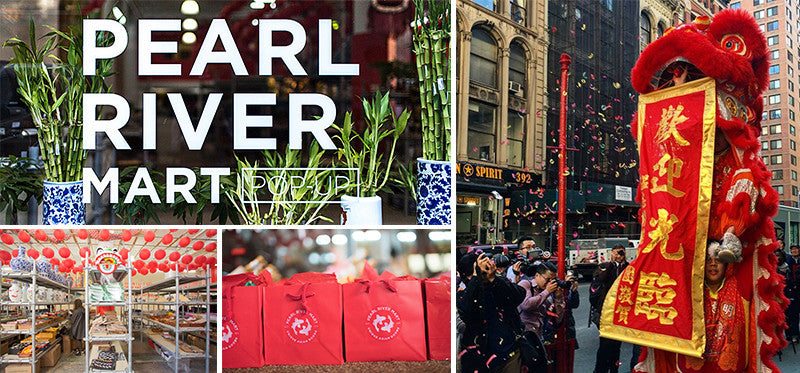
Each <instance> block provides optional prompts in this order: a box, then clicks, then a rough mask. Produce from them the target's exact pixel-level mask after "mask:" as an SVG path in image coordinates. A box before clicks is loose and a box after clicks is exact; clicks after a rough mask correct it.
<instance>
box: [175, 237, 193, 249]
mask: <svg viewBox="0 0 800 373" xmlns="http://www.w3.org/2000/svg"><path fill="white" fill-rule="evenodd" d="M190 242H192V239H191V238H189V237H182V238H181V240H180V241H178V246H180V247H186V246H189V243H190Z"/></svg>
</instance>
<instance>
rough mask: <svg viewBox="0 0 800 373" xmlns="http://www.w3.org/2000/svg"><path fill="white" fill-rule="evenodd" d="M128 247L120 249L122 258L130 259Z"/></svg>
mask: <svg viewBox="0 0 800 373" xmlns="http://www.w3.org/2000/svg"><path fill="white" fill-rule="evenodd" d="M128 251H129V250H128V249H122V250H120V251H119V256H120V257H122V260H128Z"/></svg>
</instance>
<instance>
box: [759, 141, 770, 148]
mask: <svg viewBox="0 0 800 373" xmlns="http://www.w3.org/2000/svg"><path fill="white" fill-rule="evenodd" d="M768 149H769V141H762V142H761V150H768Z"/></svg>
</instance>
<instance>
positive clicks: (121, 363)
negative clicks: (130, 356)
mask: <svg viewBox="0 0 800 373" xmlns="http://www.w3.org/2000/svg"><path fill="white" fill-rule="evenodd" d="M95 341H97V339H95ZM111 345H112V346H114V349H115V351H116V352H117V353H120V352H123V350H122V344H120V343H119V342H118V341H115V342H114V343H111ZM99 355H100V346H92V351H91V352H90V353H89V361H92V360H94V359H97V357H98V356H99ZM86 369H87V372H127V371H128V361H127V360H117V365H116V367H114V370H108V369H94V368H92V367H91V365H90V366H88V367H86Z"/></svg>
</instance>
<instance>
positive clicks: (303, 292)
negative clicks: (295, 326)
mask: <svg viewBox="0 0 800 373" xmlns="http://www.w3.org/2000/svg"><path fill="white" fill-rule="evenodd" d="M309 285H311V283H310V282H306V283H303V286H301V287H300V294H298V295H292V294H286V297H287V298H289V299H291V300H293V301H295V302H296V301H300V307H303V311H308V304H307V302H306V301H307V299H308V298H310V297H313V296H314V293H310V292H309V291H308V286H309Z"/></svg>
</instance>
